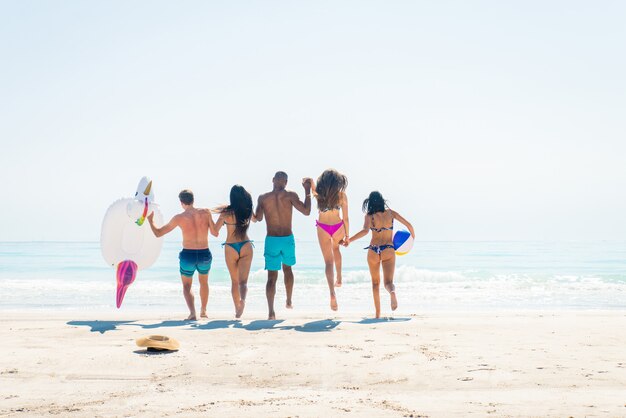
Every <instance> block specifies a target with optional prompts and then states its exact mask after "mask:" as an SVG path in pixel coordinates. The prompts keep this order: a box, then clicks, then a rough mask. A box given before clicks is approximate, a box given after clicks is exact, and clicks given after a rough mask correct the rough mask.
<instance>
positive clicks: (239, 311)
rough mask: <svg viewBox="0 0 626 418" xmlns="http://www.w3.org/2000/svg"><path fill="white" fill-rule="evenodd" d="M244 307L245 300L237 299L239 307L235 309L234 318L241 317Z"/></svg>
mask: <svg viewBox="0 0 626 418" xmlns="http://www.w3.org/2000/svg"><path fill="white" fill-rule="evenodd" d="M245 307H246V301H245V300H243V299H242V300H240V301H239V308H238V309H236V310H235V318H237V319H239V318H241V315H243V308H245Z"/></svg>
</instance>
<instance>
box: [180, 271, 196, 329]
mask: <svg viewBox="0 0 626 418" xmlns="http://www.w3.org/2000/svg"><path fill="white" fill-rule="evenodd" d="M180 278H181V280H182V282H183V296H185V302H187V308H189V316H188V317H187V319H190V320H192V321H195V320H196V306H195V304H194V300H193V293H191V282H192V278H191V277H187V276H180Z"/></svg>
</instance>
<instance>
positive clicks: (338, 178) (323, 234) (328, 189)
mask: <svg viewBox="0 0 626 418" xmlns="http://www.w3.org/2000/svg"><path fill="white" fill-rule="evenodd" d="M346 187H348V178H347V177H346V176H344V175H343V174H341V173H339V172H338V171H337V170H333V169H328V170H326V171H324V172H323V173H322V175H321V176H319V178H318V179H317V184H315V185H314V187H313V190H314V196H315V198H316V199H317V209H318V211H319V219H318V220H317V221H316V223H315V225H316V226H317V239H318V241H319V243H320V248H321V250H322V256H323V257H324V263H325V265H326V280H327V281H328V289H329V290H330V308H331V309H332V310H333V311H336V310H337V309H338V305H337V296H336V295H335V287H341V280H342V276H341V252H340V251H339V243H340V242H341V241H342V240H343V241H347V240H348V231H349V226H350V224H349V220H348V197H347V196H346V193H345V191H346ZM335 270H336V272H337V281H335V277H334V276H335Z"/></svg>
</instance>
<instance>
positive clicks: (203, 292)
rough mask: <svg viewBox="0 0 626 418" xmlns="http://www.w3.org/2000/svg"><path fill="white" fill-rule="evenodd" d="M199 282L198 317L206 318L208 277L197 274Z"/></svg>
mask: <svg viewBox="0 0 626 418" xmlns="http://www.w3.org/2000/svg"><path fill="white" fill-rule="evenodd" d="M198 279H199V281H200V317H202V318H207V316H206V306H207V304H208V303H209V275H208V273H207V274H198Z"/></svg>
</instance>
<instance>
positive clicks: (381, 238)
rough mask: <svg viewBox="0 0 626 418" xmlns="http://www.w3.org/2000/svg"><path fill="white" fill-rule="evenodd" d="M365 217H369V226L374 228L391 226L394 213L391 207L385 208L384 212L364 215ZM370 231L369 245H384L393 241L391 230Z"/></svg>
mask: <svg viewBox="0 0 626 418" xmlns="http://www.w3.org/2000/svg"><path fill="white" fill-rule="evenodd" d="M365 216H366V218H369V227H370V228H375V229H381V228H392V227H393V220H394V214H393V211H392V210H391V209H387V210H385V211H384V212H377V213H375V214H373V215H365ZM371 231H372V240H371V242H370V244H371V245H384V244H391V243H393V231H392V230H388V229H387V230H383V231H375V230H371Z"/></svg>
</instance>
